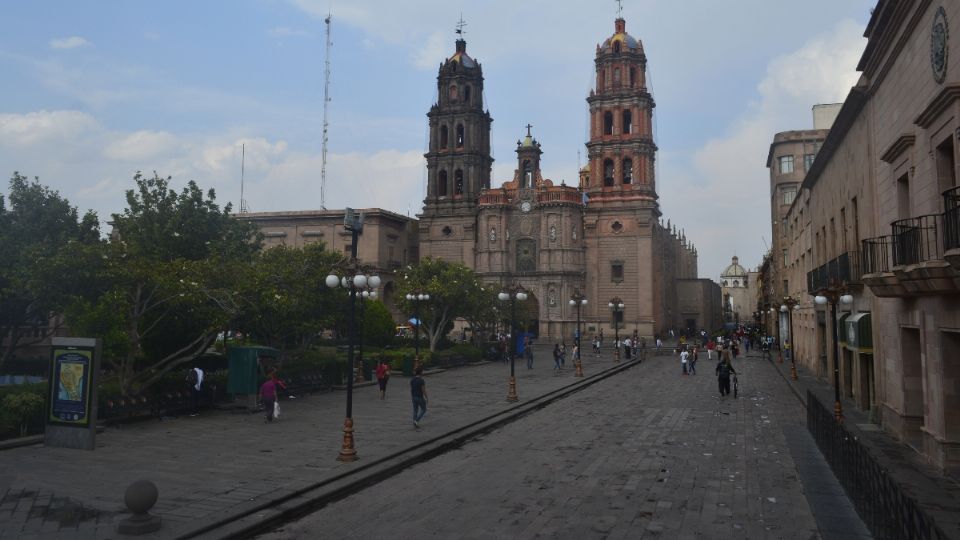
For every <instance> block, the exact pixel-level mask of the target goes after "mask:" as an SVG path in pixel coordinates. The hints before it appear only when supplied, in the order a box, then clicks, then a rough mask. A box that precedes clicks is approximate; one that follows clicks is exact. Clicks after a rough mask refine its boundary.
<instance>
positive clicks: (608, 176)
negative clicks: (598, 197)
mask: <svg viewBox="0 0 960 540" xmlns="http://www.w3.org/2000/svg"><path fill="white" fill-rule="evenodd" d="M603 185H605V186H612V185H613V160H612V159H605V160H603Z"/></svg>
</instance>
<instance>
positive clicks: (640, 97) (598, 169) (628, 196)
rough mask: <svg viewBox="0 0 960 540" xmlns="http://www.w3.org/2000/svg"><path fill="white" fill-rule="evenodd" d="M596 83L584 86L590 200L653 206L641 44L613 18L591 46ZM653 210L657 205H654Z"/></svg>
mask: <svg viewBox="0 0 960 540" xmlns="http://www.w3.org/2000/svg"><path fill="white" fill-rule="evenodd" d="M594 64H595V67H596V89H594V90H591V91H590V96H589V97H588V98H587V103H588V104H589V106H590V142H588V143H587V156H588V158H589V174H584V175H583V176H582V177H581V185H580V187H581V189H583V190H584V191H585V192H586V193H587V195H588V197H589V199H590V204H591V205H604V204H607V203H610V204H614V205H620V204H623V203H625V202H628V201H633V202H641V201H643V202H644V203H645V204H644V206H651V207H653V208H654V209H657V208H658V203H657V192H656V179H655V178H654V170H655V169H654V160H655V156H656V151H657V146H656V144H654V142H653V128H652V126H653V108H654V106H655V104H654V101H653V96H652V95H650V92H649V91H648V90H647V82H646V69H647V57H646V55H645V54H644V52H643V44H642V43H641V42H640V41H639V40H637V39H635V38H634V37H633V36H631V35H630V34H628V33H627V31H626V21H625V20H624V19H623V18H617V19H616V21H615V22H614V34H613V35H612V36H610V37H609V38H607V39H606V41H604V42H603V44H602V45H598V46H597V54H596V59H595V60H594ZM657 212H659V210H657Z"/></svg>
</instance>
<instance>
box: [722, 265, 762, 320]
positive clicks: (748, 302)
mask: <svg viewBox="0 0 960 540" xmlns="http://www.w3.org/2000/svg"><path fill="white" fill-rule="evenodd" d="M756 283H757V273H756V272H749V271H747V269H746V268H744V267H742V266H740V258H739V257H737V256H736V255H734V256H733V258H732V259H731V261H730V265H729V266H727V267H726V268H725V269H724V270H723V272H721V273H720V292H721V295H722V297H723V309H722V311H723V322H726V323H742V324H748V323H750V322H752V321H753V312H754V311H756V309H755V308H756V291H755V289H756Z"/></svg>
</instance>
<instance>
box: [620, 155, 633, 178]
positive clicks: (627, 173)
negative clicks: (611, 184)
mask: <svg viewBox="0 0 960 540" xmlns="http://www.w3.org/2000/svg"><path fill="white" fill-rule="evenodd" d="M622 174H623V183H624V184H630V183H633V160H632V159H625V160H623V172H622Z"/></svg>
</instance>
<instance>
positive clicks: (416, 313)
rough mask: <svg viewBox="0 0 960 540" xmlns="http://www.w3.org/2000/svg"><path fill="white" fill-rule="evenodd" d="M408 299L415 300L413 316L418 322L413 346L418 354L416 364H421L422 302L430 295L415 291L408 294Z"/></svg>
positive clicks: (428, 298)
mask: <svg viewBox="0 0 960 540" xmlns="http://www.w3.org/2000/svg"><path fill="white" fill-rule="evenodd" d="M407 300H409V301H411V302H413V318H414V319H416V321H417V323H416V324H415V325H413V346H414V348H415V350H416V351H417V352H416V356H415V357H414V362H413V364H414V366H419V365H420V323H421V321H420V303H421V302H426V301H428V300H430V295H429V294H427V293H424V292H420V291H414V292H412V293H409V294H407Z"/></svg>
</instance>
